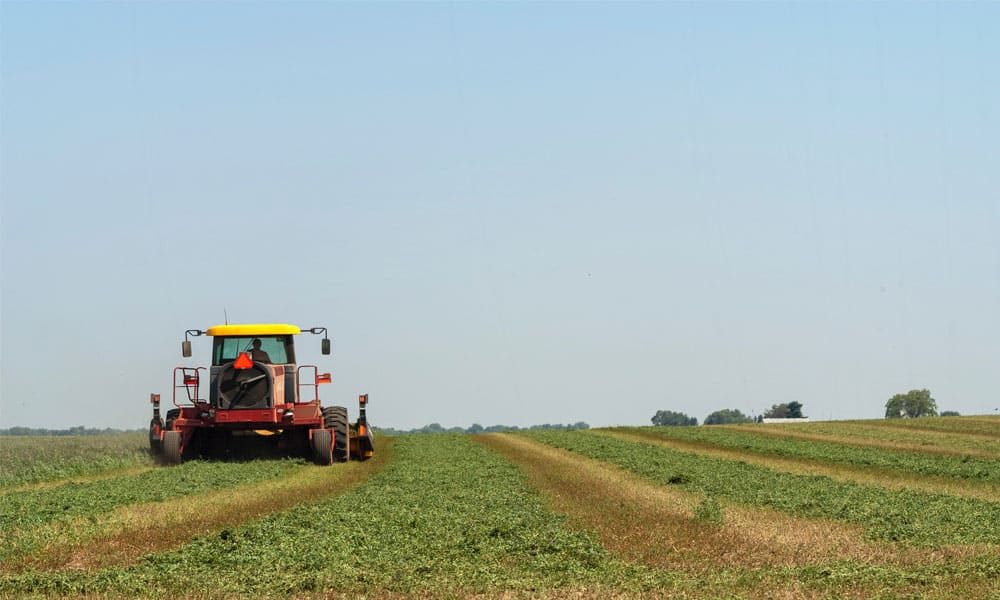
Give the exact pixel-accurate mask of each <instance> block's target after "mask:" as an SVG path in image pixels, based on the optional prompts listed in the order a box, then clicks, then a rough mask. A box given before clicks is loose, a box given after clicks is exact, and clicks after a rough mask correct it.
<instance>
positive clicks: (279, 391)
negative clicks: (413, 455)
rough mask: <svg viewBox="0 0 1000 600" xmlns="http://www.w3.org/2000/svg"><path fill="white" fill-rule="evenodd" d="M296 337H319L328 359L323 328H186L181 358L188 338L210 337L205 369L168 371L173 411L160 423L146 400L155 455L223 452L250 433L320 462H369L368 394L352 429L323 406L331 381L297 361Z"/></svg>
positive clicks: (174, 458)
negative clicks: (204, 386) (323, 387)
mask: <svg viewBox="0 0 1000 600" xmlns="http://www.w3.org/2000/svg"><path fill="white" fill-rule="evenodd" d="M302 333H311V334H323V340H322V343H321V347H320V348H321V352H322V353H323V354H329V353H330V340H329V338H328V337H327V330H326V328H325V327H313V328H310V329H300V328H299V327H296V326H295V325H287V324H282V323H265V324H245V325H229V324H226V325H216V326H214V327H209V328H208V329H207V330H204V331H202V330H200V329H189V330H187V331H186V332H185V334H184V342H182V344H181V354H182V355H183V356H184V357H190V356H191V354H192V352H191V341H190V340H189V339H188V338H189V337H192V336H193V337H200V336H203V335H207V336H209V337H211V338H212V353H211V363H210V366H209V367H208V368H206V367H189V366H179V367H176V368H175V369H174V394H173V402H174V405H175V406H176V407H177V408H175V409H172V410H169V411H167V415H166V421H165V422H164V421H163V420H162V419H161V417H160V413H159V394H153V395H152V400H151V401H152V402H153V406H154V409H153V420H152V421H151V423H150V446H151V448H152V449H153V451H154V453H162V454H164V456H165V458H166V459H167V461H168V462H171V463H177V462H180V461H181V459H182V457H183V456H184V453H185V450H186V451H187V454H188V455H190V454H192V453H193V452H195V451H196V450H198V451H202V450H205V449H206V448H212V447H218V446H220V444H221V445H222V446H225V447H226V448H228V447H230V446H231V441H232V439H234V438H242V437H246V436H247V435H251V434H254V435H258V436H267V437H271V438H273V440H274V443H275V444H276V445H280V446H283V447H288V448H298V449H299V450H302V449H303V448H311V449H312V454H313V458H314V460H316V461H317V462H319V463H321V464H328V463H329V462H333V461H334V460H338V461H342V460H348V459H349V458H350V457H351V456H356V457H357V458H360V459H365V458H369V457H370V456H371V455H372V451H373V449H374V444H373V438H372V435H371V431H370V430H369V428H368V425H367V420H366V416H365V408H366V406H365V405H366V404H367V401H368V396H367V394H364V395H361V396H360V401H359V403H360V414H359V416H358V420H357V422H356V423H354V424H351V423H349V422H348V416H347V409H346V408H344V407H342V406H331V407H326V408H324V407H323V406H322V405H321V404H320V399H319V386H320V384H324V383H330V381H331V377H330V374H329V373H320V372H319V369H318V367H316V366H315V365H299V364H298V363H297V362H296V358H295V337H296V336H298V335H300V334H302ZM204 371H208V373H207V375H208V390H207V391H208V395H207V397H204V396H203V395H202V390H201V381H202V375H203V372H204ZM181 390H183V392H182V393H181V394H178V392H179V391H181ZM185 396H186V400H187V402H186V403H185V402H184V400H185ZM327 442H329V443H327Z"/></svg>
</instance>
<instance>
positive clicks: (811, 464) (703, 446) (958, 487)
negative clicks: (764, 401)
mask: <svg viewBox="0 0 1000 600" xmlns="http://www.w3.org/2000/svg"><path fill="white" fill-rule="evenodd" d="M756 432H757V430H754V433H756ZM591 433H592V434H596V435H605V436H608V437H614V438H618V439H620V440H625V441H630V442H640V443H645V444H653V445H656V446H662V447H664V448H669V449H671V450H678V451H680V452H691V453H694V454H704V455H706V456H713V457H715V458H722V459H725V460H734V461H739V462H745V463H749V464H754V465H759V466H762V467H767V468H769V469H774V470H776V471H782V472H784V473H793V474H795V475H822V476H824V477H829V478H830V479H833V480H835V481H846V482H850V483H858V484H861V485H873V486H878V487H881V488H885V489H890V490H906V489H910V490H919V491H923V492H930V493H934V494H950V495H952V496H960V497H963V498H975V499H977V500H986V501H988V502H998V501H1000V489H997V487H996V486H995V485H991V484H988V483H980V482H973V481H967V480H966V481H955V480H953V479H948V478H945V477H934V476H931V475H909V474H904V473H900V472H898V471H888V470H885V469H876V468H871V467H860V466H852V465H845V464H842V463H822V462H818V461H816V460H812V459H807V458H792V457H788V456H776V455H774V454H767V453H764V452H757V451H753V450H746V449H743V448H740V449H735V448H728V447H724V446H717V445H714V444H711V443H708V442H694V441H687V440H684V441H682V440H676V439H671V438H665V437H662V436H658V435H656V434H652V433H650V434H644V433H639V432H636V433H625V432H620V431H601V430H591ZM817 437H818V436H817Z"/></svg>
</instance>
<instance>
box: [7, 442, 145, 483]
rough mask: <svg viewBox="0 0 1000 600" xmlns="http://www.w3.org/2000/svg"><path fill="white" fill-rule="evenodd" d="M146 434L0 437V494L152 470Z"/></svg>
mask: <svg viewBox="0 0 1000 600" xmlns="http://www.w3.org/2000/svg"><path fill="white" fill-rule="evenodd" d="M148 448H149V442H148V440H147V438H146V434H144V433H116V434H107V435H85V436H80V435H64V436H42V435H31V436H13V435H4V436H0V493H3V492H4V491H6V490H9V489H10V488H18V487H21V486H24V485H26V484H33V483H39V482H48V481H57V480H68V479H72V478H77V477H88V476H92V475H98V474H100V473H104V472H108V471H122V470H127V469H132V468H136V467H151V466H153V459H152V458H151V457H150V455H149V449H148Z"/></svg>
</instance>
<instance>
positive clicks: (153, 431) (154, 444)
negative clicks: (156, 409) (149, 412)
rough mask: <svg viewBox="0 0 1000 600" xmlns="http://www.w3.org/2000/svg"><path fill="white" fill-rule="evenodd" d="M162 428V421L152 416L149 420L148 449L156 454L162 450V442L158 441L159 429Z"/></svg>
mask: <svg viewBox="0 0 1000 600" xmlns="http://www.w3.org/2000/svg"><path fill="white" fill-rule="evenodd" d="M162 429H163V423H161V422H160V420H159V419H157V418H156V417H153V418H152V419H150V420H149V449H150V450H151V451H152V452H153V454H154V455H157V456H159V455H160V453H162V452H163V442H162V441H160V431H161V430H162Z"/></svg>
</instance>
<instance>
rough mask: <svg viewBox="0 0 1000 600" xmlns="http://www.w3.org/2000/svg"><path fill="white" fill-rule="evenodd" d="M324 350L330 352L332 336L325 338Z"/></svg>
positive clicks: (324, 352) (325, 352) (326, 352)
mask: <svg viewBox="0 0 1000 600" xmlns="http://www.w3.org/2000/svg"><path fill="white" fill-rule="evenodd" d="M322 350H323V354H329V353H330V338H323V344H322Z"/></svg>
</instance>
